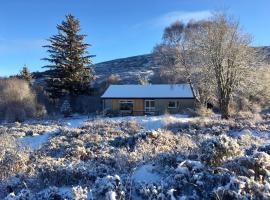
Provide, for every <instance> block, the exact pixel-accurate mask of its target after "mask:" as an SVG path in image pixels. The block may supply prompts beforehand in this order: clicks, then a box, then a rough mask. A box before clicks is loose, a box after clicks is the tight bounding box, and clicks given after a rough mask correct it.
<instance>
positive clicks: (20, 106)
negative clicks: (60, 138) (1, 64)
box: [0, 78, 46, 122]
mask: <svg viewBox="0 0 270 200" xmlns="http://www.w3.org/2000/svg"><path fill="white" fill-rule="evenodd" d="M44 114H46V110H45V108H44V106H41V105H39V104H38V103H37V100H36V95H35V94H34V93H33V91H32V90H31V88H30V86H29V84H28V83H27V82H26V81H24V80H20V79H16V78H9V79H1V80H0V119H2V120H6V121H8V122H14V121H24V120H26V119H27V118H32V117H40V116H42V115H44Z"/></svg>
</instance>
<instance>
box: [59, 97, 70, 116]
mask: <svg viewBox="0 0 270 200" xmlns="http://www.w3.org/2000/svg"><path fill="white" fill-rule="evenodd" d="M60 112H61V113H62V114H63V115H64V117H69V116H70V115H71V112H72V109H71V106H70V103H69V101H68V100H65V101H64V102H63V104H62V106H61V108H60Z"/></svg>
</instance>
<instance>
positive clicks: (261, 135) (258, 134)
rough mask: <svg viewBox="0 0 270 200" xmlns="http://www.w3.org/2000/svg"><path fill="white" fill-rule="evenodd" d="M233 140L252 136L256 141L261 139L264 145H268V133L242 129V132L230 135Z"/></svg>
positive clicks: (269, 140)
mask: <svg viewBox="0 0 270 200" xmlns="http://www.w3.org/2000/svg"><path fill="white" fill-rule="evenodd" d="M230 136H232V137H233V138H243V137H246V136H252V137H254V138H257V139H262V140H263V141H264V143H265V144H270V132H267V131H256V130H249V129H244V130H242V131H234V132H231V133H230Z"/></svg>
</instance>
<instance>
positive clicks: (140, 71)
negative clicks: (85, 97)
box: [34, 46, 270, 84]
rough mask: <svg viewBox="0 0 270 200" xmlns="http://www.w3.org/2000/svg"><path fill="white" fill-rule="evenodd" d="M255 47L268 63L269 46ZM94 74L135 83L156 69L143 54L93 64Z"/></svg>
mask: <svg viewBox="0 0 270 200" xmlns="http://www.w3.org/2000/svg"><path fill="white" fill-rule="evenodd" d="M255 49H256V50H257V51H258V52H259V54H260V55H262V57H263V59H264V61H265V62H266V63H268V64H269V63H270V46H265V47H255ZM93 69H94V71H95V74H96V77H97V79H96V84H99V83H101V82H102V81H104V80H105V79H106V78H107V77H108V76H110V75H111V74H117V75H119V76H120V78H121V83H122V84H136V83H138V81H139V79H140V77H150V76H151V75H153V74H154V72H155V71H157V70H158V68H157V67H156V66H154V64H153V56H152V54H144V55H138V56H132V57H127V58H120V59H115V60H110V61H106V62H101V63H97V64H95V65H94V66H93ZM49 73H50V72H49V71H46V72H38V73H34V76H35V78H36V79H38V80H39V81H38V82H42V80H44V76H46V75H48V74H49Z"/></svg>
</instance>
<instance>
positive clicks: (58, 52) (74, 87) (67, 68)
mask: <svg viewBox="0 0 270 200" xmlns="http://www.w3.org/2000/svg"><path fill="white" fill-rule="evenodd" d="M57 29H58V34H57V35H54V36H52V37H51V38H49V39H48V41H49V42H50V44H49V45H46V46H44V47H45V48H47V49H48V50H47V52H48V53H49V57H48V58H44V60H46V61H49V62H50V65H47V66H44V67H46V68H49V69H50V72H51V73H48V74H49V75H48V77H47V91H48V92H49V94H50V97H51V98H53V99H57V98H59V97H62V96H67V95H70V96H75V95H79V94H85V93H87V91H88V89H89V85H90V83H91V81H92V80H93V79H94V75H93V70H92V69H91V68H90V66H91V64H92V62H91V57H93V55H88V51H87V48H88V47H89V46H91V45H90V44H87V43H84V39H85V37H86V35H83V34H79V32H80V30H81V28H80V22H79V20H78V19H76V18H75V17H74V16H72V15H67V16H66V20H65V21H63V22H62V23H61V24H59V25H57Z"/></svg>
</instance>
